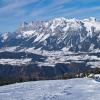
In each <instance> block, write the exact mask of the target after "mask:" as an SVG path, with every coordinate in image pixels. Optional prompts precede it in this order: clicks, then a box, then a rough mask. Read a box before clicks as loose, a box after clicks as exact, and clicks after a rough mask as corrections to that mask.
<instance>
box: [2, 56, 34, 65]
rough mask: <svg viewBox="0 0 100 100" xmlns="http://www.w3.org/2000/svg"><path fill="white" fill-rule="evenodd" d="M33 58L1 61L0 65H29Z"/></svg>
mask: <svg viewBox="0 0 100 100" xmlns="http://www.w3.org/2000/svg"><path fill="white" fill-rule="evenodd" d="M31 60H32V59H31V58H25V59H0V64H3V65H5V64H10V65H19V66H20V65H27V64H29V63H30V62H31Z"/></svg>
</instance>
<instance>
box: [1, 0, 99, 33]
mask: <svg viewBox="0 0 100 100" xmlns="http://www.w3.org/2000/svg"><path fill="white" fill-rule="evenodd" d="M91 16H92V17H96V18H97V19H100V0H0V32H7V31H10V32H11V31H14V30H15V29H16V28H17V26H18V25H19V24H20V23H21V22H23V21H28V22H29V21H32V20H33V21H34V20H47V19H52V18H54V17H66V18H73V17H75V18H79V19H82V18H87V17H91Z"/></svg>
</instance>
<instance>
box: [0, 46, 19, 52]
mask: <svg viewBox="0 0 100 100" xmlns="http://www.w3.org/2000/svg"><path fill="white" fill-rule="evenodd" d="M18 47H19V46H13V47H4V48H1V49H0V52H5V51H7V52H14V51H16V49H17V48H18Z"/></svg>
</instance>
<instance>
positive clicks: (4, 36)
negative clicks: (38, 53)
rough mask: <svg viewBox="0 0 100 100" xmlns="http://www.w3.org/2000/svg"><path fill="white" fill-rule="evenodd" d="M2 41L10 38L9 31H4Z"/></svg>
mask: <svg viewBox="0 0 100 100" xmlns="http://www.w3.org/2000/svg"><path fill="white" fill-rule="evenodd" d="M1 37H2V42H4V41H5V40H7V38H8V33H4V34H2V36H1Z"/></svg>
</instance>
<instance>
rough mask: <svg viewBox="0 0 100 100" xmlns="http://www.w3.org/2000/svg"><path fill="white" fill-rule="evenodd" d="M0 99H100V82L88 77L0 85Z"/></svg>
mask: <svg viewBox="0 0 100 100" xmlns="http://www.w3.org/2000/svg"><path fill="white" fill-rule="evenodd" d="M0 100H100V83H99V82H97V81H95V80H93V79H88V78H84V79H82V78H80V79H69V80H49V81H36V82H25V83H16V84H13V85H7V86H1V87H0Z"/></svg>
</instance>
